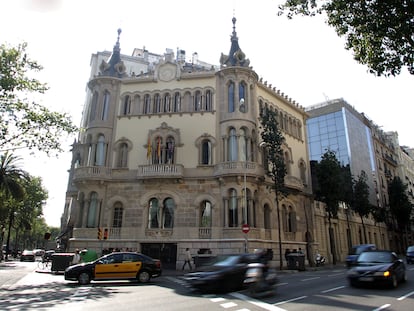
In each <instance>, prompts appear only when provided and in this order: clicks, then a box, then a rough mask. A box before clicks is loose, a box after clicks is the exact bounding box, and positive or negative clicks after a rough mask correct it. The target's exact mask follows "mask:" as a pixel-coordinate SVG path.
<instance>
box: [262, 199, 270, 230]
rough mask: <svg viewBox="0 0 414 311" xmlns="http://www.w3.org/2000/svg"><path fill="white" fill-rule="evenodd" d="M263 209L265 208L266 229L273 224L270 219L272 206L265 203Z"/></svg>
mask: <svg viewBox="0 0 414 311" xmlns="http://www.w3.org/2000/svg"><path fill="white" fill-rule="evenodd" d="M263 209H264V210H263V217H264V222H263V224H264V228H265V229H271V226H270V224H271V221H270V207H269V205H268V204H265V205H264V208H263Z"/></svg>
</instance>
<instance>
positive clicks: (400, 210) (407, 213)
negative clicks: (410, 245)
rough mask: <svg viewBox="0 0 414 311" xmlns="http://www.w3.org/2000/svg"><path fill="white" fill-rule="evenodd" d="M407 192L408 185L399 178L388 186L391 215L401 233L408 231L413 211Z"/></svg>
mask: <svg viewBox="0 0 414 311" xmlns="http://www.w3.org/2000/svg"><path fill="white" fill-rule="evenodd" d="M406 191H407V185H406V184H404V183H403V182H402V181H401V179H400V178H399V177H394V178H393V180H392V181H391V182H390V184H389V186H388V196H389V200H390V201H389V203H390V213H391V215H392V217H393V218H394V219H395V220H396V222H397V224H398V228H399V230H400V231H404V230H406V229H407V227H408V225H409V223H410V217H411V212H412V209H413V206H412V204H411V203H410V201H409V199H408V196H407V193H406Z"/></svg>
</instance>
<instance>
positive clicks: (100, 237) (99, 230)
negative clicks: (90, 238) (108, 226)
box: [98, 228, 102, 240]
mask: <svg viewBox="0 0 414 311" xmlns="http://www.w3.org/2000/svg"><path fill="white" fill-rule="evenodd" d="M98 240H102V229H101V228H98Z"/></svg>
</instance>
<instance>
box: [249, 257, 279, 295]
mask: <svg viewBox="0 0 414 311" xmlns="http://www.w3.org/2000/svg"><path fill="white" fill-rule="evenodd" d="M277 282H278V278H277V275H276V271H275V270H274V269H269V268H267V267H266V266H265V265H264V264H262V263H251V264H249V265H248V266H247V271H246V277H245V280H244V285H245V286H246V287H247V290H248V292H249V294H250V295H251V296H256V297H257V296H262V295H270V294H273V293H274V291H275V287H276V284H277Z"/></svg>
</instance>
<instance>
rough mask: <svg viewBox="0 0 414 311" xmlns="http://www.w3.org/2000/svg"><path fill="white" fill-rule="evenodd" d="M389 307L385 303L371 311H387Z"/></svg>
mask: <svg viewBox="0 0 414 311" xmlns="http://www.w3.org/2000/svg"><path fill="white" fill-rule="evenodd" d="M389 306H391V305H390V304H389V303H387V304H386V305H382V306H381V307H379V308H376V309H374V310H372V311H380V310H384V309H387V308H388V307H389Z"/></svg>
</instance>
